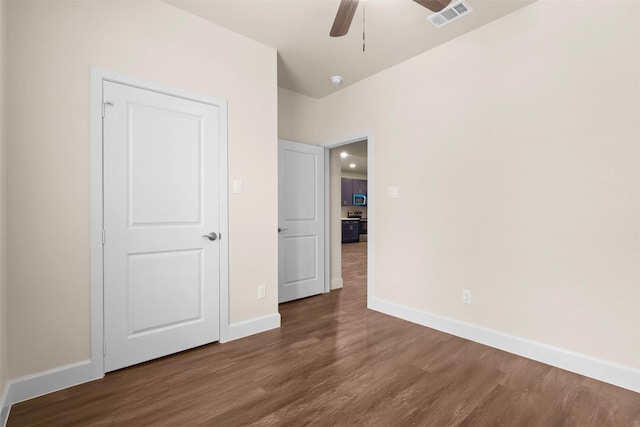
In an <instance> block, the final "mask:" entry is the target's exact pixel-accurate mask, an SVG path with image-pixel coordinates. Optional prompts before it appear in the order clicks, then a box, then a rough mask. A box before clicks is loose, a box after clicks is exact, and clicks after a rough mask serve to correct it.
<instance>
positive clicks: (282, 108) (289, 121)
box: [278, 88, 321, 144]
mask: <svg viewBox="0 0 640 427" xmlns="http://www.w3.org/2000/svg"><path fill="white" fill-rule="evenodd" d="M318 107H319V106H318V101H317V100H316V99H314V98H311V97H309V96H306V95H302V94H299V93H297V92H292V91H290V90H288V89H283V88H278V138H280V139H286V140H288V141H294V142H300V143H302V144H319V143H320V142H321V141H320V139H319V135H318V132H319V126H320V121H319V119H320V114H319V110H318Z"/></svg>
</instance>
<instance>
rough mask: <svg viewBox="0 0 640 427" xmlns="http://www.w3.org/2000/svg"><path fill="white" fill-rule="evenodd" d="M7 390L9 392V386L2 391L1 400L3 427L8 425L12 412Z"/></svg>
mask: <svg viewBox="0 0 640 427" xmlns="http://www.w3.org/2000/svg"><path fill="white" fill-rule="evenodd" d="M7 390H9V385H8V384H7V385H5V387H4V389H3V390H2V398H0V426H2V427H5V426H6V425H7V421H8V420H9V411H10V410H11V405H10V404H9V403H8V402H7Z"/></svg>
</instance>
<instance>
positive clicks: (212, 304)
mask: <svg viewBox="0 0 640 427" xmlns="http://www.w3.org/2000/svg"><path fill="white" fill-rule="evenodd" d="M103 99H104V102H105V106H106V108H105V117H104V124H103V132H104V134H103V144H104V230H105V244H104V305H105V307H104V325H105V326H104V329H105V330H104V334H105V347H106V355H105V359H104V362H105V371H112V370H115V369H119V368H122V367H125V366H129V365H133V364H136V363H140V362H143V361H146V360H150V359H154V358H157V357H161V356H165V355H167V354H171V353H175V352H178V351H181V350H185V349H188V348H192V347H195V346H199V345H202V344H206V343H210V342H213V341H217V340H218V339H219V321H220V319H219V286H220V283H219V279H220V278H219V267H220V246H219V240H218V239H217V237H218V235H217V233H218V230H219V221H220V219H219V197H220V194H218V193H219V186H218V182H219V181H218V180H219V179H220V178H219V175H218V164H219V163H218V156H219V153H218V144H219V138H220V136H219V126H220V120H219V107H218V106H214V105H210V104H205V103H201V102H196V101H192V100H188V99H184V98H179V97H174V96H170V95H166V94H161V93H158V92H153V91H150V90H144V89H139V88H134V87H131V86H126V85H123V84H118V83H112V82H107V81H105V82H104V85H103ZM209 233H214V234H212V235H211V238H214V237H215V238H216V240H209V238H207V237H204V238H203V236H206V235H208V234H209ZM222 237H223V238H226V236H222Z"/></svg>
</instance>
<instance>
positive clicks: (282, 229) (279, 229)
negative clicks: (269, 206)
mask: <svg viewBox="0 0 640 427" xmlns="http://www.w3.org/2000/svg"><path fill="white" fill-rule="evenodd" d="M287 230H288V228H280V227H278V233H282V232H283V231H287Z"/></svg>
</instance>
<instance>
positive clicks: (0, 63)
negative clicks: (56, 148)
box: [0, 0, 9, 409]
mask: <svg viewBox="0 0 640 427" xmlns="http://www.w3.org/2000/svg"><path fill="white" fill-rule="evenodd" d="M6 5H7V3H6V2H5V1H4V0H2V1H0V396H2V395H3V391H4V388H5V386H6V384H7V380H8V377H7V372H8V367H9V366H8V332H9V329H8V327H7V320H8V307H9V305H8V303H7V278H6V263H5V256H6V251H5V218H6V215H5V212H6V203H5V195H6V191H5V188H6V187H5V186H6V177H5V173H6V163H5V134H4V131H5V118H4V106H5V90H4V77H5V60H4V58H5V42H6V34H5V30H6V21H5V17H6ZM0 399H1V397H0ZM0 409H2V408H0Z"/></svg>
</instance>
